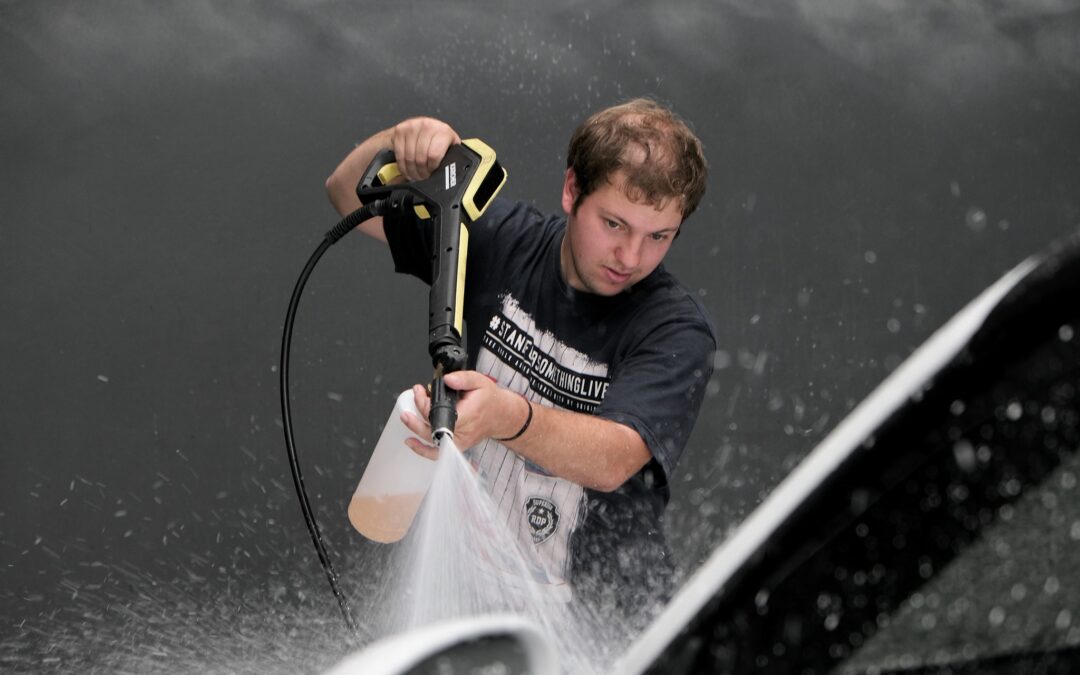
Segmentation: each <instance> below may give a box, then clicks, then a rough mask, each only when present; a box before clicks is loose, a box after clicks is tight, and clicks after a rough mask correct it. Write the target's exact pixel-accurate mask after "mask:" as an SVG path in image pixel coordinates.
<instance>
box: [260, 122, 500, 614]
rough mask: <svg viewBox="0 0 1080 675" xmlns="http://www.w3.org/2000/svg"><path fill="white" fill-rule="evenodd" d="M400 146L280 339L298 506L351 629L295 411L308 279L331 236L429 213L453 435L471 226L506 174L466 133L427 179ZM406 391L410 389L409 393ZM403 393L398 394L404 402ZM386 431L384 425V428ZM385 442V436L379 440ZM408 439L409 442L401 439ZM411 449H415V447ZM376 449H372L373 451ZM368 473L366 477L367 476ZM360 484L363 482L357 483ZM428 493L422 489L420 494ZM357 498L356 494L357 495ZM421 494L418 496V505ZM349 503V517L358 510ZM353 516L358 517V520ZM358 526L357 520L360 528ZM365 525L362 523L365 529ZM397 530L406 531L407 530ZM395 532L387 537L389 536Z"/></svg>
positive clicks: (340, 227) (440, 386)
mask: <svg viewBox="0 0 1080 675" xmlns="http://www.w3.org/2000/svg"><path fill="white" fill-rule="evenodd" d="M400 177H401V172H400V170H399V169H398V166H397V162H396V161H395V158H394V153H393V152H392V151H390V150H384V151H382V152H380V153H378V154H377V155H376V156H375V158H374V159H373V160H372V162H371V165H370V166H368V168H367V170H365V171H364V175H363V176H362V177H361V179H360V183H359V185H357V188H356V194H357V196H359V197H360V201H362V202H363V203H364V205H363V206H362V207H361V208H359V209H357V210H356V211H354V212H352V213H350V214H349V215H347V216H345V217H344V218H343V219H342V220H341V221H340V222H339V223H338V224H337V225H335V226H334V227H333V228H332V229H331V230H329V231H328V232H327V233H326V235H325V237H324V238H323V241H322V242H321V243H320V244H319V247H318V248H317V249H316V250H315V252H314V253H313V254H312V255H311V258H310V259H309V260H308V262H307V265H306V266H305V267H304V270H303V271H302V272H301V273H300V278H299V279H298V280H297V282H296V286H295V288H294V289H293V294H292V298H291V300H290V301H289V309H288V312H287V314H286V317H285V328H284V333H283V337H282V345H281V366H280V378H281V382H280V391H281V412H282V424H283V427H284V431H285V445H286V449H287V450H288V453H289V466H290V468H291V470H292V476H293V484H294V486H295V487H296V493H297V497H298V498H299V500H300V508H301V509H302V510H303V513H304V520H305V522H306V523H307V526H308V531H309V532H310V533H311V540H312V543H313V544H314V546H315V550H316V552H317V553H318V554H319V562H320V563H322V567H323V570H324V571H325V572H326V578H327V581H329V583H330V589H331V590H332V591H333V593H334V597H336V598H337V601H338V606H339V607H340V608H341V614H342V616H343V617H344V619H345V623H346V624H347V625H348V627H349V629H350V630H352V632H353V633H354V634H355V633H356V632H357V626H356V622H355V621H354V620H353V617H352V614H351V612H350V611H349V606H348V602H347V600H346V598H345V596H344V594H343V593H342V592H341V589H340V588H339V586H338V583H337V574H336V573H335V572H334V567H333V564H332V563H331V561H330V557H329V555H328V554H327V551H326V547H325V545H324V544H323V540H322V533H321V532H320V530H319V526H318V523H317V522H316V521H315V515H314V512H313V510H312V508H311V505H310V503H309V502H308V498H307V491H306V490H305V489H304V479H303V476H302V474H301V472H300V463H299V460H298V458H297V454H296V443H295V441H294V439H293V430H292V412H291V407H290V401H289V353H290V348H291V345H292V331H293V324H294V323H295V320H296V310H297V306H298V305H299V302H300V297H301V295H302V294H303V290H304V286H305V284H306V283H307V280H308V277H310V276H311V272H312V270H313V269H314V268H315V265H316V263H318V261H319V259H320V258H321V257H322V255H323V253H325V252H326V249H328V248H329V247H330V246H332V245H333V244H335V243H337V241H338V240H340V239H341V238H342V237H344V236H345V235H346V234H348V233H349V232H351V231H352V230H353V229H355V228H356V226H357V225H359V224H360V223H362V222H364V221H365V220H368V219H369V218H373V217H375V216H381V215H386V214H389V213H393V212H396V213H400V214H404V215H412V216H415V217H416V218H419V219H420V220H422V221H431V224H430V227H431V237H430V241H431V244H432V248H431V266H432V268H431V293H430V295H429V299H428V352H429V354H430V356H431V360H432V364H433V366H434V369H435V372H434V375H433V377H432V383H431V411H430V415H429V420H430V422H431V429H432V440H433V441H434V442H435V443H436V444H439V443H440V441H442V439H444V438H447V437H449V438H452V437H453V434H454V425H455V423H456V422H457V395H456V393H455V392H453V390H451V389H449V388H448V387H447V386H446V384H445V382H444V381H443V376H444V375H446V374H447V373H452V372H454V371H456V370H461V369H462V368H464V367H465V363H466V357H467V354H466V350H465V348H464V346H463V345H462V312H463V311H464V304H465V302H464V295H465V267H466V258H467V256H468V247H469V226H470V225H471V224H472V223H473V222H475V221H476V220H477V219H478V218H479V217H480V216H481V215H482V214H483V213H484V211H485V210H486V209H487V207H488V205H489V204H490V203H491V201H492V200H493V199H494V198H495V195H496V194H498V192H499V190H500V189H501V188H502V186H503V184H504V183H505V182H506V171H505V170H504V169H503V168H502V167H501V166H500V165H499V163H498V162H497V161H496V160H495V151H494V150H492V149H491V148H490V147H488V146H487V145H486V144H484V143H483V142H482V141H479V140H477V139H467V140H465V141H462V142H461V143H460V144H456V145H452V146H451V147H450V149H449V150H448V151H447V153H446V155H445V156H444V157H443V160H442V162H441V163H440V164H439V167H438V169H436V170H435V172H434V173H433V174H432V175H431V176H430V177H428V178H427V179H425V180H421V181H415V182H400V181H399V180H398V179H399V178H400ZM402 398H404V395H403V397H402ZM400 402H401V398H399V403H400ZM385 433H386V431H385V430H384V434H385ZM381 443H382V441H381V439H380V444H381ZM403 447H404V446H403ZM405 450H406V451H407V452H406V453H405V456H406V457H409V456H412V457H413V458H414V459H420V460H422V461H428V460H423V458H419V457H418V456H416V455H414V453H412V451H411V450H408V448H407V447H405ZM373 455H374V453H373ZM376 459H377V458H375V457H374V456H373V457H372V461H369V463H368V467H367V469H366V470H365V478H366V477H367V474H368V473H369V472H371V471H372V469H373V468H374V467H373V464H374V463H375V460H376ZM363 482H364V479H363V478H362V479H361V483H363ZM358 491H359V490H358ZM421 497H422V495H421ZM354 501H355V500H354ZM418 503H419V501H417V505H418ZM414 513H415V508H414V509H413V510H412V511H411V512H409V515H408V520H407V521H406V522H405V523H404V527H405V530H407V529H408V525H409V523H411V521H412V516H413V514H414ZM352 516H353V514H352V506H351V505H350V518H352ZM355 522H356V521H355V520H354V524H355ZM358 529H359V528H358ZM361 531H363V530H361ZM403 533H404V532H403V531H402V534H401V535H397V538H400V537H401V536H402V535H403ZM393 540H395V539H391V538H386V539H385V541H393Z"/></svg>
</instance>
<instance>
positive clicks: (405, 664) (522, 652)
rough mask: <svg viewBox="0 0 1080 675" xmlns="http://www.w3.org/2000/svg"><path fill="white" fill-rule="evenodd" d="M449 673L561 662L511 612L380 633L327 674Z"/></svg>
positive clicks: (543, 667)
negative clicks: (379, 638)
mask: <svg viewBox="0 0 1080 675" xmlns="http://www.w3.org/2000/svg"><path fill="white" fill-rule="evenodd" d="M496 668H498V670H496ZM447 672H452V673H486V672H509V673H528V674H529V675H558V673H559V667H558V658H557V657H556V654H555V651H554V648H553V647H552V646H551V644H550V643H549V642H548V641H547V639H546V638H544V636H543V634H542V633H541V631H540V629H539V628H538V627H536V626H535V625H534V624H533V623H531V622H529V621H527V620H526V619H524V618H522V617H519V616H514V615H487V616H480V617H472V618H468V619H456V620H451V621H443V622H440V623H435V624H431V625H429V626H424V627H422V628H418V629H416V630H412V631H408V632H406V633H401V634H398V635H393V636H390V637H388V638H384V639H382V640H379V641H377V642H375V643H373V644H371V645H369V646H368V647H366V648H364V649H363V650H361V651H359V652H356V653H354V654H352V655H351V656H348V657H346V658H345V659H344V660H342V661H341V662H340V663H338V664H337V665H336V666H334V667H333V668H332V669H331V670H329V671H327V673H325V675H436V674H437V673H447Z"/></svg>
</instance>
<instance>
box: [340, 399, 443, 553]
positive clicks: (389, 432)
mask: <svg viewBox="0 0 1080 675" xmlns="http://www.w3.org/2000/svg"><path fill="white" fill-rule="evenodd" d="M405 410H408V411H410V412H412V413H413V414H419V413H418V412H417V411H416V403H415V400H414V399H413V393H412V390H411V389H407V390H405V391H403V392H402V393H401V395H400V396H398V399H397V404H396V405H395V406H394V412H392V413H390V419H389V420H387V422H386V426H385V427H384V428H383V431H382V434H381V435H380V436H379V442H378V443H376V444H375V450H374V451H373V452H372V453H371V459H370V460H369V461H368V465H367V468H366V469H364V475H363V476H361V477H360V484H359V485H357V486H356V492H355V493H354V494H353V498H352V501H351V502H350V503H349V521H350V522H351V523H352V525H353V527H355V528H356V529H357V531H359V532H360V534H362V535H364V536H365V537H367V538H368V539H371V540H372V541H378V542H382V543H384V544H385V543H391V542H395V541H398V540H399V539H401V538H402V537H404V536H405V534H406V533H407V532H408V531H409V527H410V526H411V525H412V521H413V518H414V517H415V516H416V512H417V510H418V509H419V508H420V502H421V501H423V499H424V494H426V493H427V490H428V487H429V486H430V485H431V479H432V476H434V474H435V464H436V463H435V462H434V461H432V460H430V459H427V458H425V457H421V456H420V455H418V454H416V453H415V452H413V451H412V450H411V449H410V448H409V446H407V445H405V439H406V438H419V437H418V436H417V435H416V434H414V433H412V432H411V431H409V429H408V428H407V427H406V426H405V425H404V424H403V423H402V422H401V413H402V411H405Z"/></svg>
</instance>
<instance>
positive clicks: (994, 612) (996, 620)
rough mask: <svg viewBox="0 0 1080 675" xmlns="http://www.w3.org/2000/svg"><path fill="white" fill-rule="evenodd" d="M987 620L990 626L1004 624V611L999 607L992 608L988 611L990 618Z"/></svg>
mask: <svg viewBox="0 0 1080 675" xmlns="http://www.w3.org/2000/svg"><path fill="white" fill-rule="evenodd" d="M987 618H988V619H989V621H990V625H991V626H995V627H996V626H1000V625H1001V624H1003V623H1005V610H1004V609H1003V608H1001V607H994V608H993V609H991V610H990V616H989V617H987Z"/></svg>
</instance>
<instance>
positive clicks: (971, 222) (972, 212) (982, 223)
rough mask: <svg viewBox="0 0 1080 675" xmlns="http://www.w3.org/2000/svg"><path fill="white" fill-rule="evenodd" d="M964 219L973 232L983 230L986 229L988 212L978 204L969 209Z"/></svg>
mask: <svg viewBox="0 0 1080 675" xmlns="http://www.w3.org/2000/svg"><path fill="white" fill-rule="evenodd" d="M964 220H965V221H966V222H967V226H968V227H969V228H971V230H972V231H973V232H982V231H983V230H985V229H986V212H985V211H983V210H982V209H980V208H979V207H977V206H972V207H971V208H969V209H968V210H967V213H966V214H964Z"/></svg>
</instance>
